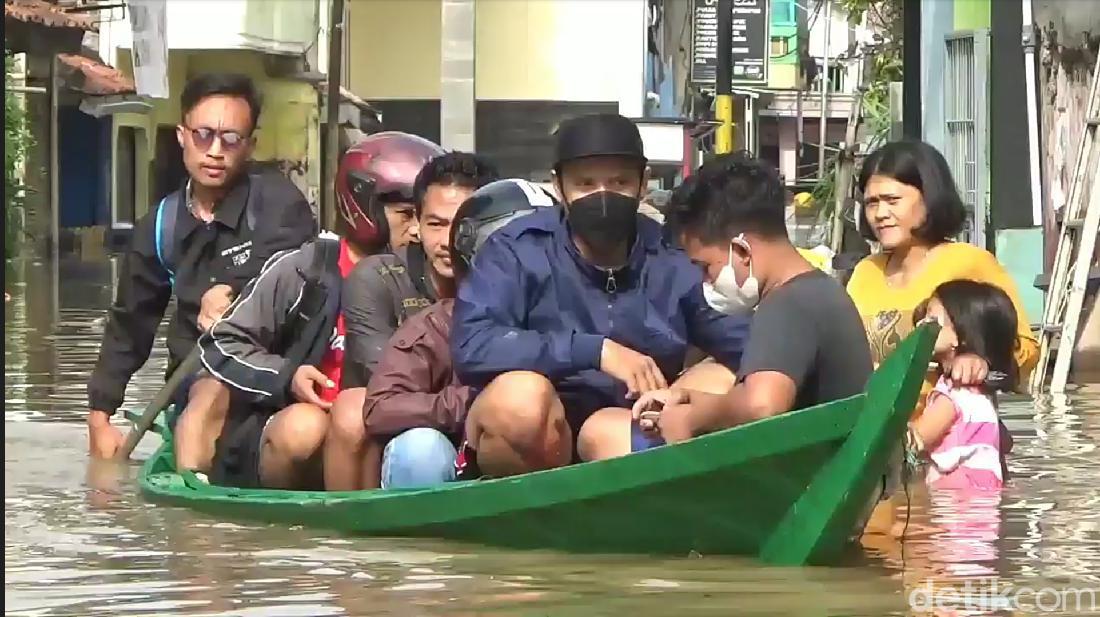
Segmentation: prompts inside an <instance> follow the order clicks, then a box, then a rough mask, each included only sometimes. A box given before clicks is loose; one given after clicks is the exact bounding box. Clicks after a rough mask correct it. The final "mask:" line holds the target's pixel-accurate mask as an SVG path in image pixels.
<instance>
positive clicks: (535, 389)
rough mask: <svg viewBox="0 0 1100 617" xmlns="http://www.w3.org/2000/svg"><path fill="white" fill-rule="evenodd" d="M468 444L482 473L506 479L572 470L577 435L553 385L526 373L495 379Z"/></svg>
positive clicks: (476, 407) (473, 415)
mask: <svg viewBox="0 0 1100 617" xmlns="http://www.w3.org/2000/svg"><path fill="white" fill-rule="evenodd" d="M466 439H467V440H468V442H469V444H470V446H471V447H472V448H473V449H474V450H476V451H477V464H478V467H480V468H481V471H482V472H483V473H484V474H485V475H487V476H492V477H498V478H499V477H506V476H513V475H518V474H521V473H527V472H529V471H536V470H540V469H552V468H554V467H561V466H563V465H568V464H569V462H570V461H571V460H572V458H573V435H572V433H571V432H570V429H569V424H568V423H567V422H566V420H565V409H564V407H563V406H562V403H561V399H560V398H558V394H557V392H555V391H554V386H553V384H551V383H550V381H549V380H547V379H546V378H545V377H543V376H542V375H539V374H538V373H532V372H527V371H515V372H511V373H505V374H503V375H500V376H499V377H497V378H496V379H494V380H493V381H492V382H491V383H489V385H488V386H486V388H485V390H483V391H482V392H481V394H480V395H479V396H478V397H477V399H476V400H475V401H474V403H473V405H472V406H471V408H470V415H469V417H468V418H467V420H466Z"/></svg>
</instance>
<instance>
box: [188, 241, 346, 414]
mask: <svg viewBox="0 0 1100 617" xmlns="http://www.w3.org/2000/svg"><path fill="white" fill-rule="evenodd" d="M323 242H328V243H329V249H330V250H329V251H328V253H327V259H326V258H325V253H323V252H321V253H320V255H321V257H320V258H318V251H319V247H320V246H321V243H323ZM339 254H340V249H339V238H337V237H336V236H335V235H331V234H327V233H323V234H321V235H320V236H319V237H317V239H315V240H314V241H313V242H307V243H306V244H304V245H302V246H301V247H300V248H297V249H292V250H288V251H283V252H280V253H276V254H275V255H274V256H273V257H272V258H271V259H270V260H268V263H267V264H265V265H264V267H263V271H262V272H260V275H259V276H257V277H256V278H255V279H254V280H253V281H252V282H251V283H249V284H248V286H246V287H245V289H244V291H243V292H242V293H241V295H240V297H238V298H237V299H236V300H235V301H234V302H233V305H232V306H230V307H229V309H228V310H227V311H226V312H225V315H223V316H222V318H221V319H219V320H218V321H217V322H216V323H215V324H214V325H213V327H211V328H210V331H209V332H206V333H204V334H203V335H202V336H201V337H200V338H199V351H200V354H201V355H200V358H201V360H202V364H203V366H204V367H205V368H206V370H207V371H209V372H210V374H212V375H213V376H214V377H216V378H217V379H218V380H220V381H221V382H223V383H225V384H226V385H228V386H230V387H232V388H233V389H234V390H235V400H238V401H242V402H247V403H248V404H249V407H252V406H256V407H260V408H266V409H270V410H277V409H282V408H283V407H285V406H287V405H288V404H290V403H291V402H292V397H291V396H290V391H289V389H290V380H291V378H292V377H293V376H294V371H295V370H297V369H298V367H299V366H303V365H313V366H318V365H319V363H320V362H321V359H322V357H323V356H324V354H325V352H326V351H327V350H328V349H329V347H330V343H332V342H333V341H334V338H333V336H334V334H335V332H334V330H335V328H336V320H337V318H338V317H339V314H340V290H341V287H342V285H343V278H342V277H341V276H340V266H339ZM309 280H312V281H314V282H315V284H320V286H319V287H317V288H316V289H313V290H312V292H310V291H307V281H309ZM303 313H304V314H305V315H307V317H306V318H302V316H301V315H302V314H303Z"/></svg>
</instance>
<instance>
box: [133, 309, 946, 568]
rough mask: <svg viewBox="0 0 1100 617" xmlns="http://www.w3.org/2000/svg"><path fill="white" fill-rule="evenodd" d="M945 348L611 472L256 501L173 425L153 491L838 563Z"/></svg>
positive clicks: (525, 542)
mask: <svg viewBox="0 0 1100 617" xmlns="http://www.w3.org/2000/svg"><path fill="white" fill-rule="evenodd" d="M935 336H936V328H935V326H922V327H921V328H919V329H918V330H917V331H916V332H914V333H913V334H912V335H911V336H910V337H909V338H907V339H906V340H905V341H904V342H903V343H902V344H901V345H900V346H899V347H898V350H897V351H896V352H895V353H894V354H893V355H892V356H891V357H890V358H888V359H887V361H886V362H885V363H883V365H882V366H881V367H880V368H879V369H878V370H877V371H876V372H875V374H874V375H873V376H872V378H871V379H870V381H869V383H868V386H867V390H866V392H865V393H863V394H860V395H858V396H854V397H851V398H848V399H844V400H840V401H836V402H834V403H830V404H827V405H820V406H817V407H813V408H809V409H803V410H799V411H793V412H791V413H788V414H784V415H782V416H779V417H775V418H770V419H766V420H761V421H759V422H754V423H752V424H749V425H744V426H740V427H737V428H733V429H729V430H725V431H721V432H718V433H713V434H710V435H705V436H702V437H698V438H695V439H692V440H689V441H686V442H683V443H680V444H676V445H672V446H664V447H660V448H655V449H652V450H648V451H645V452H640V453H636V454H631V455H630V456H625V457H621V458H617V459H612V460H606V461H599V462H595V463H584V464H579V465H573V466H570V467H565V468H562V469H555V470H550V471H541V472H536V473H531V474H526V475H523V476H517V477H512V478H504V479H493V480H481V481H473V482H456V483H451V484H447V485H444V486H440V487H436V488H430V489H413V490H371V491H357V492H319V491H278V490H258V489H248V490H244V489H235V488H225V487H218V486H211V485H209V484H207V483H205V482H203V481H202V480H200V479H199V478H197V477H196V476H195V475H194V474H192V473H183V474H179V473H176V471H175V469H174V464H173V452H172V435H171V434H170V432H168V430H167V429H166V428H165V427H163V426H160V427H159V430H160V431H161V434H162V436H163V437H164V444H163V445H162V446H161V447H160V449H159V450H158V451H157V452H156V454H155V455H154V456H153V457H152V458H151V459H149V460H148V461H146V462H145V464H144V467H143V468H142V470H141V474H140V485H141V490H142V492H143V494H144V495H145V496H146V498H148V499H150V500H152V501H154V502H158V503H164V504H171V505H177V506H185V507H188V508H193V509H196V510H200V511H203V512H207V513H209V514H212V515H215V516H219V517H231V518H247V519H255V520H262V521H270V522H279V523H287V524H301V525H307V526H311V527H318V528H327V529H332V530H338V531H343V532H351V533H356V534H365V535H373V536H387V537H414V536H415V537H431V538H448V539H454V540H461V541H471V542H477V543H483V544H491V545H496V546H504V547H511V548H525V549H558V550H564V551H572V552H603V553H654V554H656V553H663V554H682V555H686V554H688V553H690V552H691V551H695V552H698V553H700V554H734V555H750V556H756V557H758V558H760V559H762V560H764V561H767V562H771V563H780V564H803V563H829V562H833V561H835V560H836V559H837V558H838V557H839V556H840V555H841V553H842V552H843V551H844V549H846V548H847V546H848V544H849V542H850V540H851V539H852V537H853V536H854V535H855V534H854V532H855V531H856V529H855V527H856V525H857V524H859V522H860V520H862V517H863V516H864V515H866V513H867V508H868V506H869V505H870V504H871V503H872V502H873V499H874V497H875V494H876V491H877V489H878V486H879V482H880V478H881V477H882V475H883V473H884V471H885V469H886V467H887V460H888V458H889V457H890V455H891V454H892V453H893V452H894V451H895V450H896V448H897V447H898V445H899V444H900V442H901V439H902V437H903V434H904V432H905V427H906V422H907V420H908V416H909V413H910V411H911V410H912V409H913V407H914V404H915V403H916V400H917V396H918V394H919V391H920V388H921V383H922V381H923V379H924V376H925V371H926V369H927V367H928V362H929V359H930V357H931V353H932V347H933V343H934V340H935Z"/></svg>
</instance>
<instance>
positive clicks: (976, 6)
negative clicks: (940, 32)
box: [954, 0, 990, 30]
mask: <svg viewBox="0 0 1100 617" xmlns="http://www.w3.org/2000/svg"><path fill="white" fill-rule="evenodd" d="M954 5H955V29H956V30H974V29H977V28H988V27H989V24H990V0H954Z"/></svg>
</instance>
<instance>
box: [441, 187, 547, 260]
mask: <svg viewBox="0 0 1100 617" xmlns="http://www.w3.org/2000/svg"><path fill="white" fill-rule="evenodd" d="M556 203H557V202H556V201H555V200H554V196H553V195H551V194H550V193H549V192H548V191H547V190H546V189H544V188H542V187H541V186H539V185H537V184H534V183H531V182H528V181H527V180H519V179H508V180H497V181H496V182H491V183H489V184H486V185H485V186H483V187H481V188H479V189H478V190H476V191H474V193H473V194H472V195H470V196H469V197H467V198H466V201H464V202H462V205H461V206H459V208H458V212H456V213H455V218H454V223H453V224H452V225H451V267H452V268H454V273H455V281H461V280H462V278H463V277H465V276H466V274H467V273H468V272H469V270H470V266H471V264H473V261H474V254H475V253H477V251H478V250H479V249H480V248H481V247H482V245H484V244H485V241H486V240H488V239H489V236H490V235H491V234H492V233H493V232H494V231H496V230H498V229H500V228H501V227H504V226H505V225H507V224H508V223H509V222H511V221H513V220H515V219H517V218H519V217H521V216H526V215H528V214H531V213H532V212H534V211H535V209H536V208H540V207H548V206H554V205H556Z"/></svg>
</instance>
